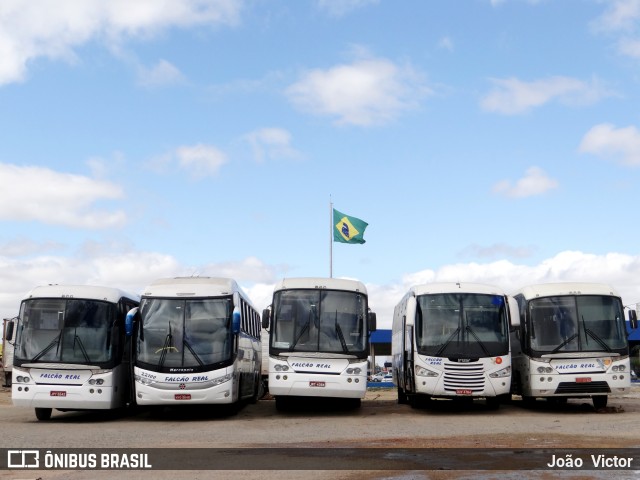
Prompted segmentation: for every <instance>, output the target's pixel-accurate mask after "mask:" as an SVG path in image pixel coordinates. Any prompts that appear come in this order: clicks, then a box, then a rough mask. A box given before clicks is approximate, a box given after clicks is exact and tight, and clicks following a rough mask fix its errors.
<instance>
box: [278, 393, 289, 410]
mask: <svg viewBox="0 0 640 480" xmlns="http://www.w3.org/2000/svg"><path fill="white" fill-rule="evenodd" d="M290 406H291V402H290V401H289V398H287V397H281V396H277V397H276V410H278V411H279V412H286V411H287V410H289V408H290Z"/></svg>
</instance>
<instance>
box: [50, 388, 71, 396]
mask: <svg viewBox="0 0 640 480" xmlns="http://www.w3.org/2000/svg"><path fill="white" fill-rule="evenodd" d="M49 396H50V397H66V396H67V392H64V391H59V390H52V391H51V392H49Z"/></svg>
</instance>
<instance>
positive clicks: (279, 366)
mask: <svg viewBox="0 0 640 480" xmlns="http://www.w3.org/2000/svg"><path fill="white" fill-rule="evenodd" d="M273 368H274V369H275V371H276V372H288V371H289V365H282V364H280V363H276V364H275V366H274V367H273Z"/></svg>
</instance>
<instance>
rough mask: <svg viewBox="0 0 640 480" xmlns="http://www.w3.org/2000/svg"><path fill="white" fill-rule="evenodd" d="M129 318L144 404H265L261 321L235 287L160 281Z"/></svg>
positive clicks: (215, 281) (207, 281)
mask: <svg viewBox="0 0 640 480" xmlns="http://www.w3.org/2000/svg"><path fill="white" fill-rule="evenodd" d="M131 316H133V317H134V319H136V320H137V321H136V322H135V323H136V324H137V338H136V341H135V344H136V360H135V368H134V379H135V398H136V402H137V404H138V405H165V406H166V405H171V404H173V405H176V404H178V405H192V404H236V403H237V402H239V401H240V400H251V401H257V400H258V398H259V397H260V395H261V392H262V388H261V386H262V381H261V364H262V350H261V342H260V315H259V314H258V312H257V311H256V310H255V308H254V307H253V306H252V304H251V302H250V300H249V298H248V297H247V296H246V294H245V293H244V292H243V291H242V290H241V289H240V287H239V286H238V284H237V283H236V282H235V281H234V280H231V279H228V278H209V277H184V278H168V279H160V280H157V281H155V282H154V283H152V284H151V285H149V286H148V287H146V289H145V290H144V292H143V294H142V300H141V302H140V308H139V310H138V311H137V312H135V313H133V312H132V315H131Z"/></svg>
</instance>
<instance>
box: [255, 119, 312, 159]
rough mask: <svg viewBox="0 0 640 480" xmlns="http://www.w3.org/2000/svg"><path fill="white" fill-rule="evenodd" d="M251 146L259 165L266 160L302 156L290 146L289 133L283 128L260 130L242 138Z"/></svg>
mask: <svg viewBox="0 0 640 480" xmlns="http://www.w3.org/2000/svg"><path fill="white" fill-rule="evenodd" d="M243 138H244V139H245V140H246V141H247V142H249V144H250V145H251V149H252V150H253V156H254V158H255V160H256V161H257V162H259V163H262V162H264V161H265V160H266V159H272V160H273V159H279V158H284V159H294V160H295V159H298V158H301V157H302V155H301V154H300V152H298V151H296V150H295V149H294V148H293V147H292V146H291V133H289V131H287V130H285V129H283V128H274V127H271V128H261V129H258V130H254V131H253V132H250V133H248V134H246V135H245V136H244V137H243Z"/></svg>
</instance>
